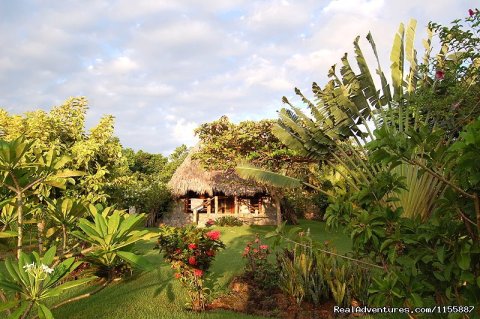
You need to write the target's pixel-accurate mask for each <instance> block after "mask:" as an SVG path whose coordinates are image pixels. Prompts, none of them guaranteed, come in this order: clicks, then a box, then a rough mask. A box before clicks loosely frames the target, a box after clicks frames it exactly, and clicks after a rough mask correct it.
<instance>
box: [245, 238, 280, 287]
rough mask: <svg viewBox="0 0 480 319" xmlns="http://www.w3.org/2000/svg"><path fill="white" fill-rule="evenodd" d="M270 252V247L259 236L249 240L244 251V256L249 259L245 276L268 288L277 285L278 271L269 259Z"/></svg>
mask: <svg viewBox="0 0 480 319" xmlns="http://www.w3.org/2000/svg"><path fill="white" fill-rule="evenodd" d="M270 254H271V251H270V248H269V247H268V245H265V244H264V243H262V241H261V240H260V238H258V236H256V237H255V240H254V241H252V242H248V243H247V246H246V247H245V249H244V251H243V258H246V259H247V262H246V264H245V274H244V276H245V278H247V279H252V280H254V282H255V283H256V284H257V285H258V286H260V287H261V288H266V289H269V288H273V287H275V286H276V285H277V271H276V267H275V266H274V265H273V264H272V263H271V262H270V261H269V259H268V257H269V255H270Z"/></svg>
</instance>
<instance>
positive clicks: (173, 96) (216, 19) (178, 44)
mask: <svg viewBox="0 0 480 319" xmlns="http://www.w3.org/2000/svg"><path fill="white" fill-rule="evenodd" d="M478 3H479V2H478V1H472V0H448V1H447V0H424V1H418V0H417V1H414V0H402V1H397V0H392V1H387V0H328V1H318V0H317V1H309V0H305V1H286V0H283V1H270V0H263V1H241V0H229V1H226V0H225V1H218V0H204V1H194V0H184V1H181V0H151V1H147V0H135V1H131V0H117V1H113V0H112V1H102V0H98V1H68V0H65V1H54V0H51V1H40V0H37V1H33V0H32V1H22V0H19V1H2V2H0V15H1V16H0V17H1V19H0V44H1V47H2V50H1V51H0V107H3V108H5V109H6V110H7V111H9V112H11V113H23V112H25V111H29V110H33V109H37V108H42V109H46V110H48V109H50V108H51V107H52V106H54V105H58V104H61V103H62V101H64V100H65V99H67V98H68V97H70V96H86V97H87V98H88V100H89V102H90V109H89V112H88V116H87V123H88V125H90V126H91V125H93V124H94V123H96V122H98V120H99V118H100V117H101V116H102V115H104V114H112V115H114V116H115V118H116V129H115V131H116V135H117V136H119V137H120V140H121V142H122V144H123V145H124V146H125V147H131V148H134V149H136V150H138V149H144V150H146V151H149V152H155V153H164V154H168V153H169V152H171V151H172V150H173V149H174V148H175V147H176V146H178V145H180V144H182V143H186V144H187V145H192V144H194V143H195V138H194V136H193V129H194V128H195V127H197V126H198V125H199V124H201V123H204V122H209V121H212V120H215V119H217V118H219V117H220V116H222V115H227V116H229V117H230V118H231V119H232V120H233V121H236V122H238V121H241V120H245V119H252V120H259V119H262V118H275V116H276V110H278V109H280V108H281V107H282V103H281V98H282V96H287V97H289V98H290V97H292V96H293V94H294V91H293V89H294V88H295V87H298V88H300V89H301V90H302V91H304V92H305V94H306V95H307V96H309V92H310V90H309V88H310V87H311V83H312V82H313V81H316V82H317V83H319V84H320V85H323V84H324V83H325V81H326V74H327V71H328V69H329V67H330V66H331V65H333V64H335V63H338V62H339V60H340V58H341V56H342V55H343V53H345V52H352V42H353V40H354V38H355V36H357V35H360V36H362V38H363V39H364V36H365V35H366V34H367V33H368V31H371V32H372V34H373V36H374V38H375V41H376V43H377V47H378V48H379V53H380V56H381V60H382V65H383V68H384V69H388V66H389V61H388V57H389V50H390V46H391V43H392V40H393V37H394V34H395V32H396V30H397V28H398V24H399V23H400V22H405V23H406V22H408V20H409V19H410V18H415V19H416V20H417V21H418V25H417V38H418V43H419V45H418V46H417V48H418V51H419V52H420V53H421V52H422V47H421V45H420V40H421V38H423V37H424V36H425V32H424V29H425V26H426V25H427V23H428V21H430V20H434V21H436V22H440V23H448V22H450V21H451V20H453V19H456V18H459V17H464V16H466V15H467V14H468V9H469V8H473V7H475V6H478ZM362 44H363V45H362V47H363V49H364V51H367V49H368V43H367V41H366V40H363V42H362ZM293 100H295V99H293Z"/></svg>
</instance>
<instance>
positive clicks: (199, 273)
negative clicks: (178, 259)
mask: <svg viewBox="0 0 480 319" xmlns="http://www.w3.org/2000/svg"><path fill="white" fill-rule="evenodd" d="M193 275H194V276H195V277H202V276H203V271H202V270H201V269H194V270H193Z"/></svg>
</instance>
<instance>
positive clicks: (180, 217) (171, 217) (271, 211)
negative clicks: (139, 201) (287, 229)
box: [163, 198, 277, 227]
mask: <svg viewBox="0 0 480 319" xmlns="http://www.w3.org/2000/svg"><path fill="white" fill-rule="evenodd" d="M262 205H263V207H262V209H261V211H262V213H260V212H259V211H257V212H255V213H251V212H250V211H249V208H248V205H247V204H246V203H243V202H242V199H239V207H238V214H230V213H226V214H221V213H219V214H215V213H213V212H211V213H210V214H207V213H200V214H198V225H199V226H201V227H203V226H205V223H206V222H207V221H208V220H209V219H212V220H215V219H217V218H220V217H222V216H234V217H237V218H239V219H240V220H242V221H243V222H244V223H245V224H247V225H275V224H276V221H277V219H276V216H277V209H276V207H275V203H274V202H273V201H272V200H271V199H270V198H264V199H263V201H262ZM184 209H185V204H184V200H183V199H179V200H177V201H176V202H175V205H174V207H173V209H172V211H171V212H170V213H169V214H167V215H166V216H165V217H164V219H163V222H164V223H165V224H167V225H171V226H184V225H188V224H191V223H193V222H194V214H193V213H185V211H184Z"/></svg>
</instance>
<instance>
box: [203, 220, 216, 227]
mask: <svg viewBox="0 0 480 319" xmlns="http://www.w3.org/2000/svg"><path fill="white" fill-rule="evenodd" d="M213 225H215V221H214V220H213V219H209V220H207V221H206V222H205V227H212V226H213Z"/></svg>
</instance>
